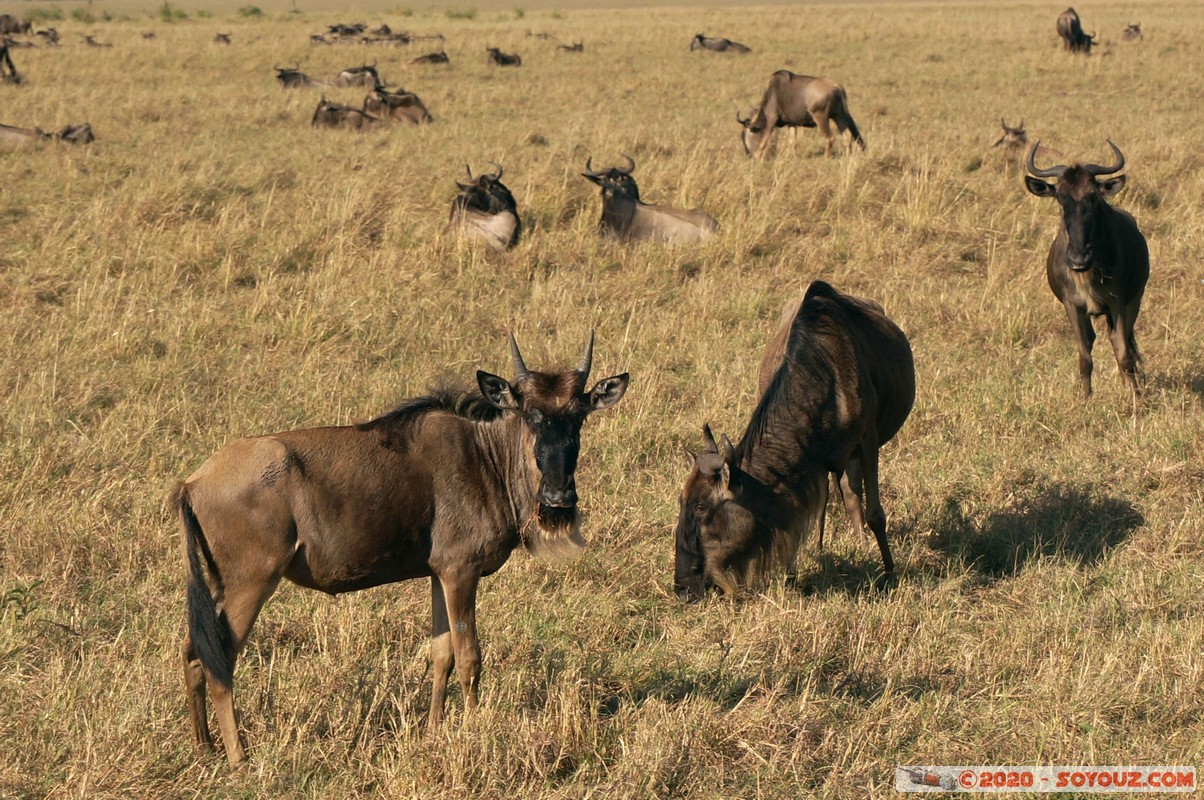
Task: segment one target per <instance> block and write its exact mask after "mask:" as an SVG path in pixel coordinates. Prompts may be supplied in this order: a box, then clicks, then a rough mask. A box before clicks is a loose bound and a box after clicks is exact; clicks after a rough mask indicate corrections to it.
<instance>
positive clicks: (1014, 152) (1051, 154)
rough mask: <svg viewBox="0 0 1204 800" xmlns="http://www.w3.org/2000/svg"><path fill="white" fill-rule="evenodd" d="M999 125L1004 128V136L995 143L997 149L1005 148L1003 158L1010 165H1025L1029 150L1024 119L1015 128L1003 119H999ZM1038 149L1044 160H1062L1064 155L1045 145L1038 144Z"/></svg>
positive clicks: (1038, 153)
mask: <svg viewBox="0 0 1204 800" xmlns="http://www.w3.org/2000/svg"><path fill="white" fill-rule="evenodd" d="M999 124H1000V125H1002V126H1003V135H1002V136H1000V137H999V140H998V141H996V142H995V147H1002V148H1003V157H1004V159H1005V160H1006V161H1007V162H1008V163H1016V164H1023V163H1024V156H1025V153H1027V152H1028V150H1029V146H1028V133H1026V132H1025V130H1024V119H1023V118H1021V120H1020V124H1019V125H1018V126H1016V127H1015V128H1013V127H1011V126H1010V125H1008V124H1007V121H1006V120H1005V119H1003V118H1002V117H1000V118H999ZM1037 147H1038V148H1039V149H1038V151H1037V155H1039V156H1041V157H1042V158H1062V154H1061V153H1060V152H1059V151H1057V150H1055V149H1053V148H1052V147H1046V146H1045V145H1043V144H1038V145H1037Z"/></svg>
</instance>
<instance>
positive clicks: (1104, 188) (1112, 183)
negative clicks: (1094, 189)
mask: <svg viewBox="0 0 1204 800" xmlns="http://www.w3.org/2000/svg"><path fill="white" fill-rule="evenodd" d="M1128 179H1129V176H1128V175H1117V176H1116V177H1115V178H1112V179H1111V180H1106V181H1104V182H1103V183H1101V184H1100V185H1099V190H1100V193H1101V194H1102V195H1103V196H1104V197H1111V196H1112V195H1114V194H1116V193H1117V192H1119V191H1120V190H1121V189H1123V188H1125V181H1127V180H1128Z"/></svg>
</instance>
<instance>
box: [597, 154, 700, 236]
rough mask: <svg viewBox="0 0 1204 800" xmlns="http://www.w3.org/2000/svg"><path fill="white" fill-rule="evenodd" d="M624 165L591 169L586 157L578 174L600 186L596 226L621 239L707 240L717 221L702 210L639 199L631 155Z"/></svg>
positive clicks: (627, 157) (626, 157) (638, 189)
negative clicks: (600, 206)
mask: <svg viewBox="0 0 1204 800" xmlns="http://www.w3.org/2000/svg"><path fill="white" fill-rule="evenodd" d="M624 158H625V159H627V166H626V167H625V168H620V167H611V168H610V169H606V170H602V171H599V172H595V171H594V170H593V168H592V161H593V159H586V162H585V172H584V173H582V177H584V178H586V179H588V180H590V181H592V182H593V183H596V184H597V185H598V186H600V187H602V218H601V220H600V221H599V222H598V227H599V228H600V229H601V230H602V232H603V233H607V234H610V235H612V236H616V237H618V238H619V239H621V240H623V241H648V240H651V241H661V242H669V243H670V244H682V243H688V242H699V241H703V240H705V239H709V238H710V237H711V236H713V235H714V234H715V232H716V231H717V230H719V223H718V222H716V221H715V219H714V217H712V216H711V215H710V214H707V213H706V212H705V211H700V210H698V209H688V210H687V209H680V208H669V207H668V206H658V205H653V204H650V203H645V202H643V201H642V200H640V188H639V186H637V185H636V182H635V178H633V177H631V173H632V171H634V170H635V161H634V160H633V159H632V158H631V156H624Z"/></svg>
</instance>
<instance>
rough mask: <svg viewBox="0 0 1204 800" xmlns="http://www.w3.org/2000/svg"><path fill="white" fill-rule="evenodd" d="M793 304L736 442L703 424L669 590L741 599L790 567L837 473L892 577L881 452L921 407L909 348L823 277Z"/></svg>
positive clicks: (894, 330)
mask: <svg viewBox="0 0 1204 800" xmlns="http://www.w3.org/2000/svg"><path fill="white" fill-rule="evenodd" d="M796 302H797V301H796ZM797 305H798V310H797V311H796V312H795V313H794V314H793V315H788V316H786V317H785V319H784V326H785V327H786V330H787V334H786V335H785V336H782V335H781V334H780V333H779V337H777V339H780V344H779V345H778V346H779V347H780V346H781V345H782V344H784V352H783V354H782V356H781V361H780V366H778V367H777V369H776V370H774V371H773V376H772V378H771V379H770V380H769V381H768V384H767V386H766V388H765V391H764V392H763V393H762V394H761V397H760V400H759V401H758V402H757V406H756V408H755V410H754V411H753V414H752V419H751V420H750V421H749V424H748V428H747V429H746V430H745V432H744V436H743V437H742V439H741V441H740V443H739V444H738V445H733V444H732V443H731V441H730V440H729V439H728V438H727V437H726V436H723V437H722V439H721V443H720V444H717V443H716V442H715V438H714V436H712V435H711V429H710V426H709V425H707V426H704V428H703V432H704V436H705V438H706V448H705V449H704V450H703V452H701V453H699V454H698V455H697V456H694V455H693V454H690V456H691V460H692V462H693V463H692V465H691V468H690V474H689V476H688V477H687V478H686V483H685V486H684V488H683V489H682V493H681V497H680V511H679V513H678V518H677V531H676V536H675V540H676V541H675V546H676V558H675V565H674V579H673V584H674V590H675V592H676V593H677V596H678V597H680V598H682V599H683V600H689V601H693V600H699V599H701V598H702V597H703V596H704V595H705V594H706V592H707V590H708V589H710V588H712V587H718V588H720V589H722V590H723V591H724V592H725V593H727V594H733V593H735V592H737V591H738V590H739V589H740V588H741V587H743V586H747V585H750V584H753V583H755V582H757V581H758V580H760V579H763V578H764V577H766V576H768V575H769V574H771V573H772V572H773V571H775V570H780V569H783V568H785V569H790V568H791V567H792V565H793V563H794V559H795V555H796V554H797V552H798V548H799V545H800V544H801V543H802V541H803V540H804V538H805V537H806V535H807V534H808V533H809V531H810V529H811V528H812V526H813V525H814V523H815V521H816V520H817V519H818V518H819V516H820V514H821V513H822V511H823V507H824V503H825V502H826V501H827V496H828V495H827V481H828V474H829V473H835V474H836V475H837V476H838V477H839V478H840V485H841V488H842V490H843V496H844V501H845V508H846V510H847V511H848V513H849V516H850V519H851V520H852V521H853V524H854V526H855V527H860V526H861V525H862V524H863V522H864V523H868V524H869V527H870V529H871V530H872V531H873V532H874V537H875V539H876V540H877V542H878V548H879V550H880V551H881V553H882V564H883V568H884V570H885V573H886V575H888V576H889V575H891V574H893V572H894V561H893V560H892V559H891V555H890V547H889V545H888V543H887V538H886V514H885V512H884V511H883V509H882V503H881V500H880V498H879V494H878V450H879V448H880V447H881V446H882V445H883V444H885V443H886V442H887V441H889V440H890V439H891V438H892V437H893V436H894V435H895V433H897V432H898V430H899V428H900V427H901V426H902V425H903V422H904V421H905V420H906V419H907V415H908V414H909V413H910V412H911V407H912V404H913V403H914V401H915V368H914V365H913V362H912V355H911V346H910V345H909V344H908V341H907V337H906V336H905V335H904V334H903V331H901V330H899V328H898V326H897V325H895V324H894V323H893V322H891V321H890V319H888V318H887V316H886V314H885V313H884V312H883V310H882V307H881V306H879V305H878V304H877V303H874V302H871V301H868V300H862V299H859V298H856V297H852V296H850V295H846V294H842V293H841V292H838V291H837V290H836V289H834V288H832V287H831V286H829V285H828V284H827V283H824V282H823V281H814V282H812V283H811V285H810V286H808V287H807V291H806V293H805V294H804V296H803V299H802V302H801V303H797ZM772 348H773V345H771V350H772ZM767 355H768V354H767ZM771 360H776V359H771Z"/></svg>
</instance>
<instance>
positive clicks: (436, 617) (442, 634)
mask: <svg viewBox="0 0 1204 800" xmlns="http://www.w3.org/2000/svg"><path fill="white" fill-rule="evenodd" d="M455 664H456V654H455V651H454V650H453V649H452V640H451V626H450V625H449V624H448V622H447V601H446V600H445V599H444V597H443V585H442V584H441V583H439V579H438V578H436V577H435V576H434V575H432V576H431V666H432V669H433V672H434V678H433V681H432V684H431V710H430V714H429V715H428V716H427V721H426V724H427V727H428V728H432V729H433V728H435V727H437V726H438V725H439V724H440V723H441V722H442V721H443V706H444V705H445V704H446V702H447V679H448V678H449V677H450V676H451V671H452V667H454V666H455Z"/></svg>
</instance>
